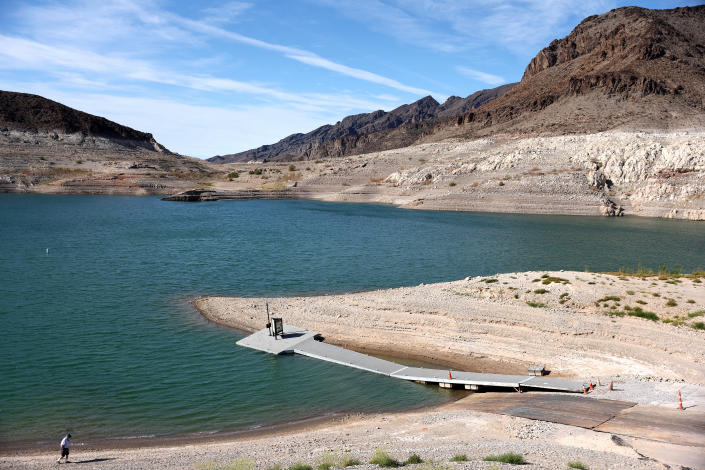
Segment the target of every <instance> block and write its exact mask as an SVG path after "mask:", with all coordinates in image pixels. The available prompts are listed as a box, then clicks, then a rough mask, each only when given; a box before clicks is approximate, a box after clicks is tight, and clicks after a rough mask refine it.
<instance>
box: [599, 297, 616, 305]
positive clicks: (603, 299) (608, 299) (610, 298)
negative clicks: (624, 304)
mask: <svg viewBox="0 0 705 470" xmlns="http://www.w3.org/2000/svg"><path fill="white" fill-rule="evenodd" d="M610 300H611V301H613V302H619V301H620V298H619V297H617V296H616V295H606V296H604V297H602V298H601V299H597V300H596V301H595V305H597V304H599V303H600V302H609V301H610Z"/></svg>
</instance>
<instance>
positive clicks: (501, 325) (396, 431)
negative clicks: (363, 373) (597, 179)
mask: <svg viewBox="0 0 705 470" xmlns="http://www.w3.org/2000/svg"><path fill="white" fill-rule="evenodd" d="M704 285H705V280H701V279H698V278H693V277H681V278H676V279H674V278H671V277H664V278H662V279H659V278H658V277H657V276H651V277H645V278H640V277H634V276H619V275H609V274H596V273H581V272H562V271H561V272H528V273H506V274H498V275H495V276H491V277H478V278H472V279H470V278H468V279H465V280H460V281H455V282H447V283H438V284H431V285H419V286H415V287H404V288H399V289H388V290H380V291H373V292H362V293H356V294H345V295H329V296H316V297H292V298H278V299H270V309H271V310H272V311H273V312H274V314H275V315H280V316H282V317H283V318H284V319H285V321H286V322H288V323H290V324H294V325H297V326H301V327H305V328H309V329H312V330H316V331H319V332H320V333H322V334H323V335H324V336H325V338H326V341H328V342H331V343H334V344H339V345H343V346H345V347H348V348H351V349H356V350H359V351H363V352H371V353H384V354H385V355H387V356H396V357H400V356H402V357H408V358H412V359H417V360H422V361H425V362H432V363H440V364H444V365H452V366H453V367H455V368H458V369H464V370H486V371H492V372H519V373H523V372H524V371H525V366H527V365H528V364H529V363H541V364H545V365H546V366H547V368H548V369H550V370H551V371H552V372H551V375H558V376H568V377H580V378H591V379H594V380H597V379H598V378H599V379H600V380H601V383H602V384H603V386H602V387H598V388H597V390H596V391H595V392H593V393H592V394H591V395H589V396H590V397H593V398H607V399H613V400H624V401H630V402H636V403H639V404H641V405H639V406H647V407H649V406H650V407H654V406H656V407H663V408H659V409H666V408H671V409H672V408H674V407H675V396H676V393H677V391H678V390H681V391H682V393H683V397H684V405H685V406H686V408H687V409H686V411H684V412H683V413H690V415H691V416H693V413H695V414H697V415H698V416H699V413H703V412H705V331H701V330H698V329H696V328H694V326H696V322H698V321H702V320H704V319H705V317H704V316H703V313H705V312H701V311H703V310H705V287H703V286H704ZM543 289H545V291H546V292H543V291H542V290H543ZM655 294H658V296H657V295H655ZM195 304H196V306H197V307H198V309H199V310H200V311H201V312H202V313H203V314H204V315H205V316H206V317H207V318H209V319H210V320H212V321H215V322H218V323H220V324H223V325H227V326H231V327H235V328H238V329H241V330H245V331H251V330H255V329H259V328H261V327H262V325H263V323H264V320H265V313H264V299H256V298H224V297H205V298H200V299H198V300H197V301H196V302H195ZM674 304H675V305H674ZM532 305H533V306H532ZM613 307H614V308H613ZM637 307H639V308H641V309H642V312H652V313H653V314H655V315H656V316H657V317H658V318H659V320H658V321H652V320H649V319H645V318H640V317H634V316H629V315H628V313H629V312H632V313H633V312H635V311H636V308H637ZM620 312H622V313H624V315H622V316H620ZM609 381H614V382H615V385H616V386H615V388H616V390H615V391H612V392H610V391H608V390H607V387H606V384H607V383H609ZM487 395H489V394H476V395H473V394H469V395H468V396H467V397H466V398H463V399H461V400H460V401H457V402H454V403H450V404H446V405H443V406H440V407H436V408H431V409H423V410H415V411H408V412H403V413H380V414H372V415H351V416H345V417H339V418H333V419H332V420H324V421H322V422H317V423H313V424H307V425H303V427H302V426H300V425H299V426H293V427H290V428H275V429H272V430H271V431H270V430H265V431H264V432H260V433H256V434H244V435H240V436H226V437H223V436H220V438H219V437H214V439H213V440H210V441H209V440H198V441H194V442H189V441H188V440H185V441H184V440H183V439H182V440H179V441H177V442H176V443H174V444H164V445H161V446H157V447H153V446H146V445H145V446H142V447H140V446H139V445H138V447H136V448H125V447H122V448H118V449H110V448H103V449H99V450H88V448H89V447H91V448H92V447H93V446H94V445H93V444H92V443H90V442H81V441H80V437H79V438H78V439H76V443H75V448H74V450H73V452H72V456H73V458H74V460H75V461H76V462H81V468H88V469H91V468H96V469H105V468H130V469H162V468H164V469H166V468H169V469H171V468H184V469H185V468H190V469H193V468H226V467H224V466H222V467H218V465H226V464H229V463H233V462H234V463H235V465H236V468H238V469H239V470H250V469H251V468H253V467H252V465H249V464H248V465H245V463H246V462H245V460H246V461H248V462H253V465H254V466H256V468H257V469H262V470H265V469H270V468H271V467H273V466H275V465H281V466H282V467H283V468H286V467H288V466H290V465H293V464H295V463H304V464H308V465H313V466H314V468H315V467H316V465H318V464H320V463H321V462H323V461H325V460H326V459H330V458H333V457H336V458H340V457H341V456H343V455H350V456H353V457H355V458H357V459H358V460H360V462H362V463H361V465H360V466H362V467H365V468H377V467H375V466H372V465H369V464H367V463H366V462H368V461H369V459H370V457H371V455H372V453H373V452H374V450H375V449H377V448H384V449H386V450H387V451H388V452H389V453H390V454H392V455H393V456H394V457H396V458H398V459H400V460H404V459H406V458H407V457H408V456H409V455H411V454H413V453H416V454H418V455H420V456H421V457H422V458H423V459H424V460H427V461H431V460H432V461H435V462H436V463H437V465H440V467H439V468H447V469H452V468H462V469H474V468H483V469H484V468H496V467H492V465H493V464H492V463H491V462H485V461H483V460H482V459H483V458H484V457H486V456H488V455H495V454H501V453H505V452H516V453H519V454H522V455H523V456H524V457H525V459H526V460H527V461H528V462H529V463H530V465H528V466H526V467H524V468H556V469H558V468H561V469H564V468H566V465H567V463H568V462H571V461H580V462H582V463H583V464H585V465H586V466H588V467H589V468H591V469H600V468H649V469H650V468H654V469H656V468H664V464H667V465H670V466H671V467H673V466H676V467H678V466H686V467H690V468H705V459H704V458H703V455H705V452H704V451H703V450H704V449H703V448H702V447H693V446H683V445H678V444H674V443H663V442H658V441H653V440H648V439H639V438H632V437H626V436H623V435H621V436H618V437H614V438H613V436H614V435H613V434H610V433H608V432H597V431H593V430H590V429H583V428H577V427H572V426H567V425H562V424H555V423H548V422H544V421H532V420H527V419H524V418H517V417H511V416H504V415H497V414H491V413H484V412H480V411H477V410H476V409H471V408H472V407H471V406H470V405H471V403H472V400H473V398H474V397H480V396H487ZM703 416H705V414H704V415H703ZM84 449H85V450H84ZM54 454H55V453H54V452H45V451H39V452H36V453H33V452H25V453H23V454H21V455H13V453H11V452H6V451H2V450H0V468H8V469H9V468H13V469H14V468H18V469H24V468H53V467H55V466H56V463H55V459H56V458H57V456H56V455H54ZM458 454H465V455H467V457H468V458H469V459H470V460H469V461H467V462H459V463H455V462H449V460H450V458H451V457H453V456H454V455H458ZM243 459H245V460H243ZM208 465H211V467H208ZM412 468H413V467H412ZM500 468H511V467H509V466H506V465H505V466H501V467H500Z"/></svg>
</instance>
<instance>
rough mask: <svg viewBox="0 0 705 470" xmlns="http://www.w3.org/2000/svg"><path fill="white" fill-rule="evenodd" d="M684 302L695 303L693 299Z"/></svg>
mask: <svg viewBox="0 0 705 470" xmlns="http://www.w3.org/2000/svg"><path fill="white" fill-rule="evenodd" d="M685 303H687V304H694V303H695V300H693V299H688V300H686V301H685Z"/></svg>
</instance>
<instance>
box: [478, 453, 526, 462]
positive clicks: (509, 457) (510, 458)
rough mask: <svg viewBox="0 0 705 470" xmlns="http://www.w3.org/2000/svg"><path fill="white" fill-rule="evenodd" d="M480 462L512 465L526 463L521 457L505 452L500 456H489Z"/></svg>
mask: <svg viewBox="0 0 705 470" xmlns="http://www.w3.org/2000/svg"><path fill="white" fill-rule="evenodd" d="M482 460H484V461H485V462H502V463H510V464H512V465H525V464H526V463H527V462H526V460H524V456H523V455H521V454H515V453H514V452H507V453H506V454H501V455H489V456H487V457H485V458H484V459H482Z"/></svg>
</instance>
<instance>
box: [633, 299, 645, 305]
mask: <svg viewBox="0 0 705 470" xmlns="http://www.w3.org/2000/svg"><path fill="white" fill-rule="evenodd" d="M634 302H636V303H638V304H641V305H646V302H644V301H643V300H641V299H639V300H635V301H634Z"/></svg>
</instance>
